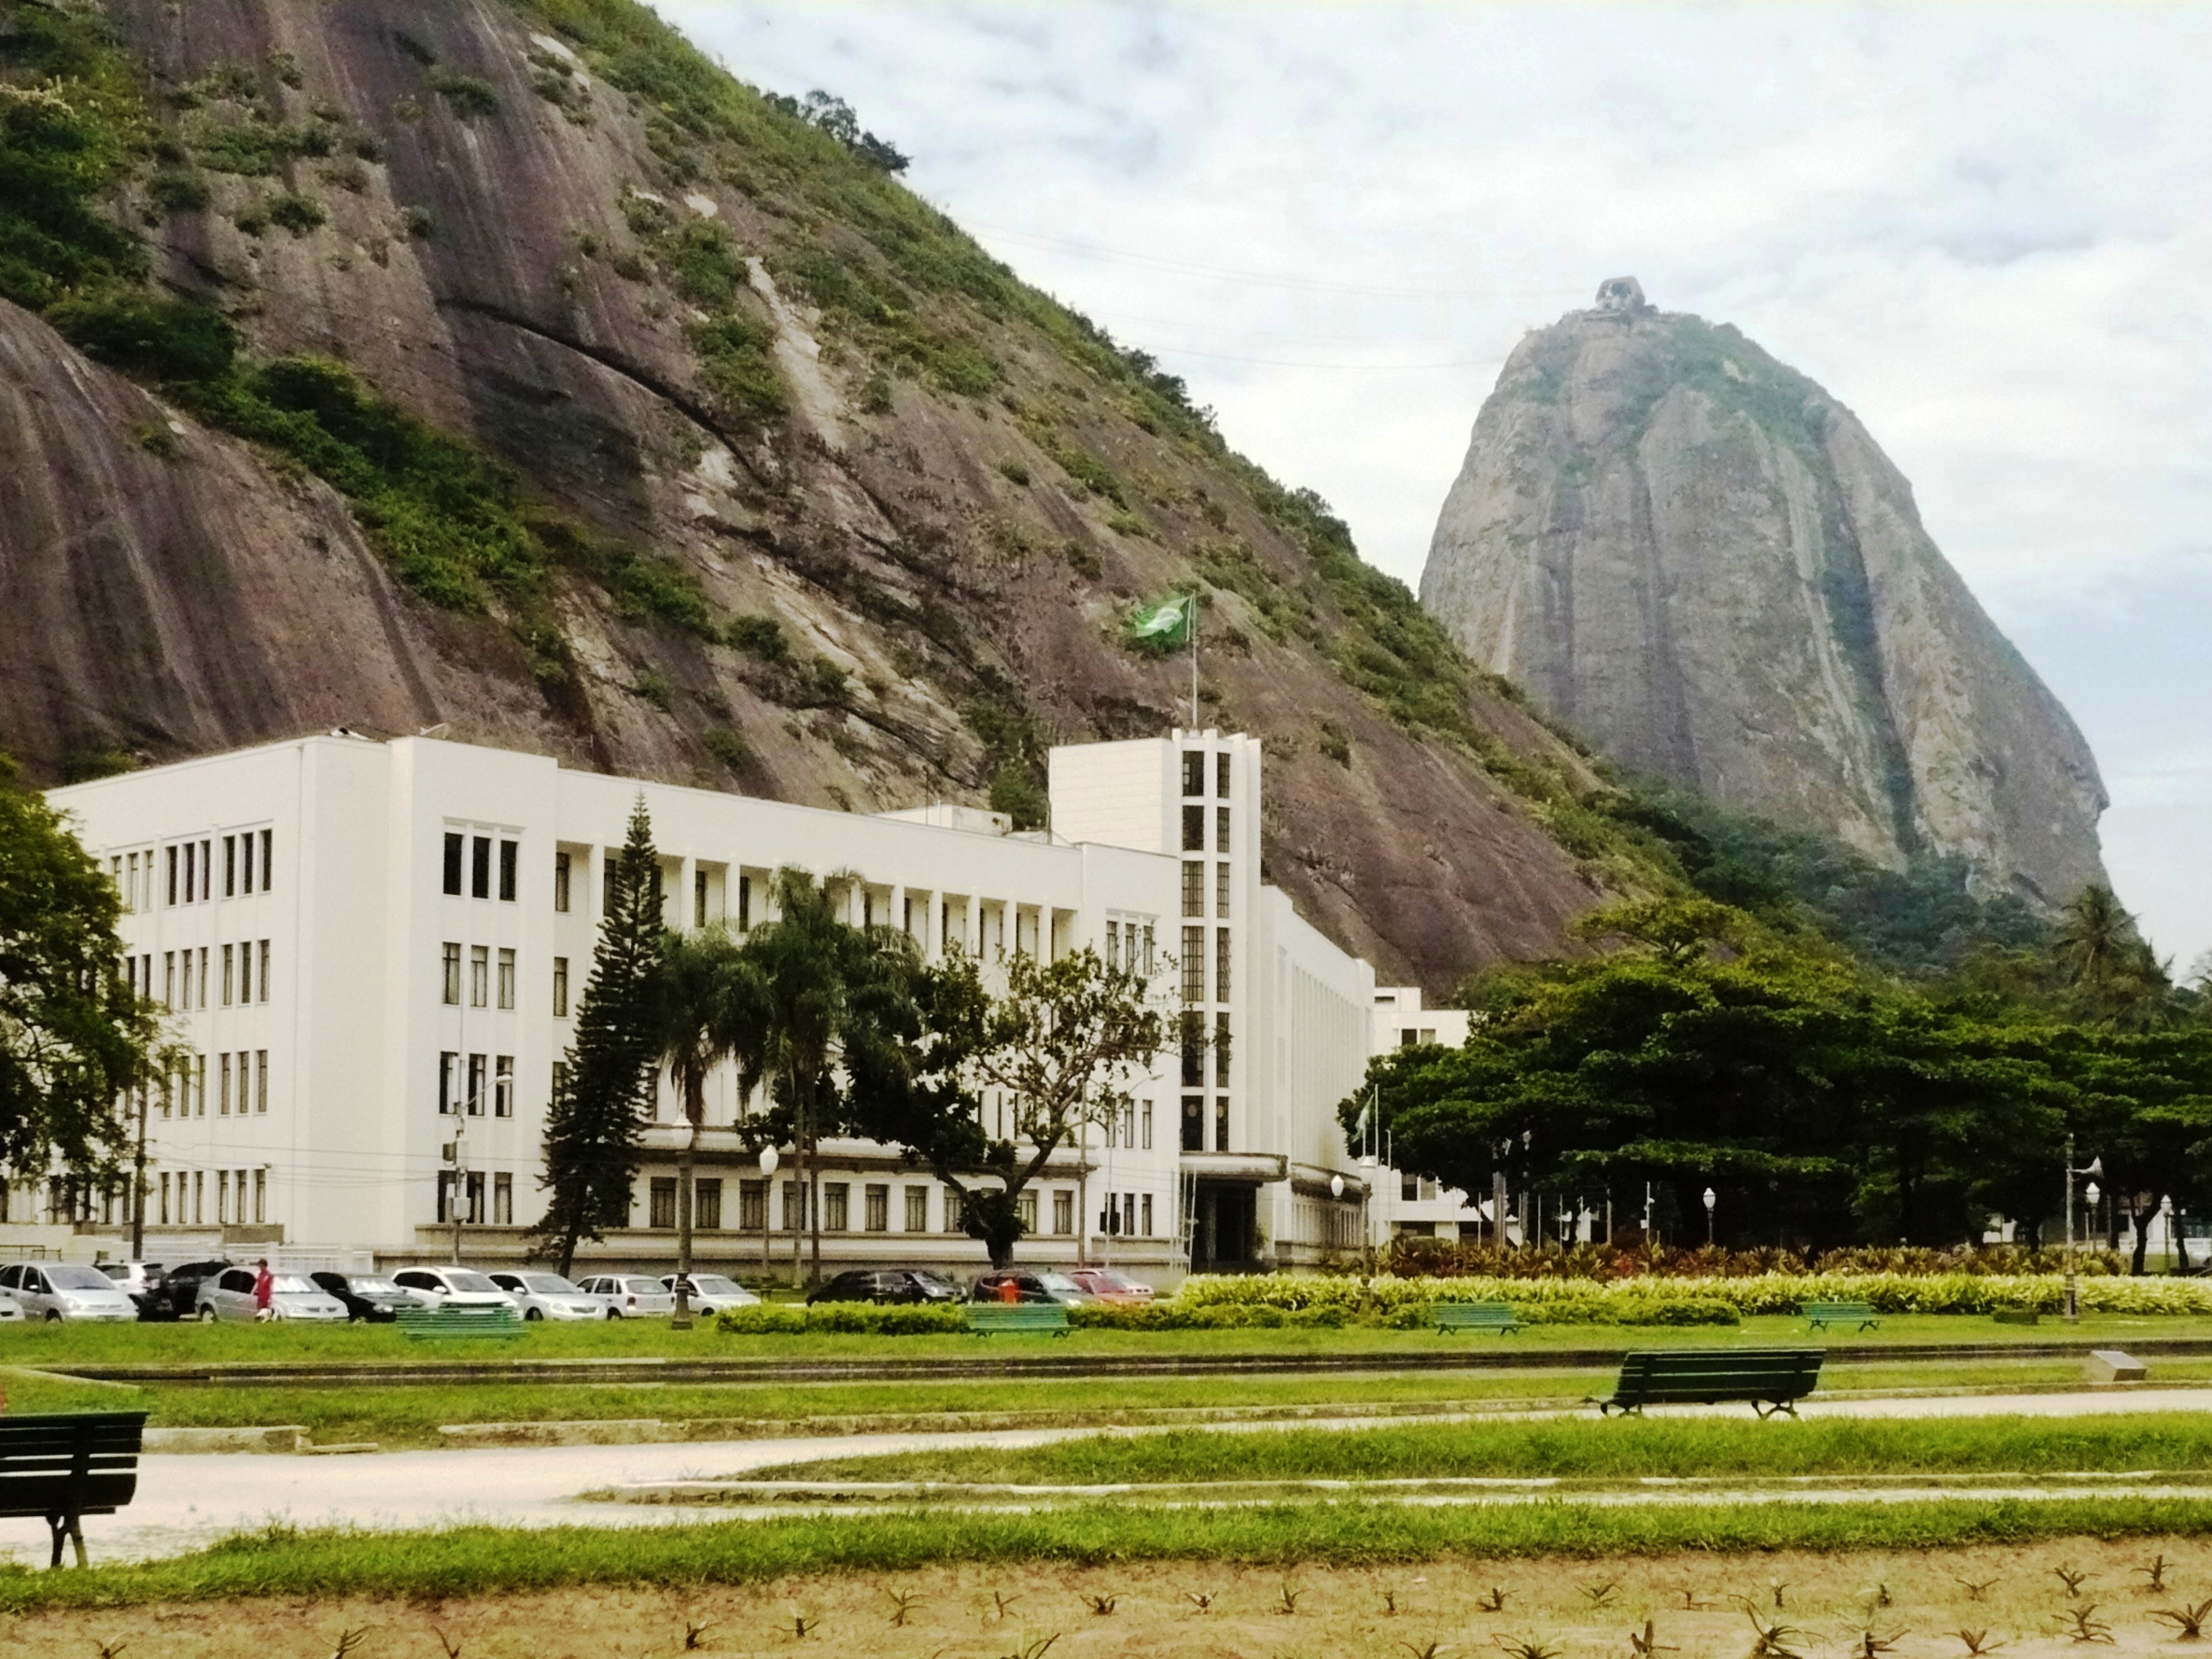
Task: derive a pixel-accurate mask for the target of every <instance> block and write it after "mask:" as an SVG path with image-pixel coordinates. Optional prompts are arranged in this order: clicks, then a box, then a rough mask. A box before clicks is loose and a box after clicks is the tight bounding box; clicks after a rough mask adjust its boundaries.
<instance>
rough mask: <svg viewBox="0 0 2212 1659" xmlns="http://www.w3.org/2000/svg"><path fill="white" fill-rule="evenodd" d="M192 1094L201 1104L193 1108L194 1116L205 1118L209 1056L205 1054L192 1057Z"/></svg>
mask: <svg viewBox="0 0 2212 1659" xmlns="http://www.w3.org/2000/svg"><path fill="white" fill-rule="evenodd" d="M192 1094H193V1096H194V1097H195V1098H196V1099H197V1100H198V1102H199V1104H198V1105H197V1106H196V1107H195V1108H193V1112H192V1115H193V1116H194V1117H200V1118H204V1117H205V1116H206V1115H207V1056H206V1055H205V1054H195V1055H194V1056H193V1057H192Z"/></svg>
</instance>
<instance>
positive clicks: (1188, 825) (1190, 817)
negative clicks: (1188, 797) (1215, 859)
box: [1183, 806, 1206, 853]
mask: <svg viewBox="0 0 2212 1659" xmlns="http://www.w3.org/2000/svg"><path fill="white" fill-rule="evenodd" d="M1205 850H1206V809H1205V808H1204V807H1202V806H1186V807H1184V808H1183V851H1184V852H1186V853H1202V852H1204V851H1205Z"/></svg>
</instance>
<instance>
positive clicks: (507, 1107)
mask: <svg viewBox="0 0 2212 1659" xmlns="http://www.w3.org/2000/svg"><path fill="white" fill-rule="evenodd" d="M492 1116H494V1117H495V1118H511V1117H513V1116H514V1056H513V1055H512V1054H501V1055H499V1056H498V1057H497V1059H496V1060H494V1061H493V1062H492Z"/></svg>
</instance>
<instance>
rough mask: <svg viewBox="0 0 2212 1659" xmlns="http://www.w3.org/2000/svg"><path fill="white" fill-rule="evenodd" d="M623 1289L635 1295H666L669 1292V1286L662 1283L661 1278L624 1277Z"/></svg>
mask: <svg viewBox="0 0 2212 1659" xmlns="http://www.w3.org/2000/svg"><path fill="white" fill-rule="evenodd" d="M623 1290H627V1291H629V1292H630V1294H631V1295H633V1296H655V1295H658V1296H665V1295H667V1294H668V1287H667V1286H665V1285H664V1284H662V1283H661V1281H660V1280H659V1279H624V1280H623Z"/></svg>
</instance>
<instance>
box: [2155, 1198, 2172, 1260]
mask: <svg viewBox="0 0 2212 1659" xmlns="http://www.w3.org/2000/svg"><path fill="white" fill-rule="evenodd" d="M2158 1219H2159V1221H2160V1222H2161V1224H2162V1225H2163V1228H2164V1231H2165V1235H2166V1248H2164V1249H2163V1250H2162V1251H2160V1252H2159V1253H2160V1254H2161V1255H2163V1257H2165V1259H2166V1266H2167V1267H2168V1268H2171V1267H2172V1266H2173V1265H2174V1195H2173V1193H2171V1192H2168V1193H2167V1194H2166V1195H2165V1196H2164V1197H2163V1198H2161V1199H2160V1200H2159V1201H2158Z"/></svg>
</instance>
